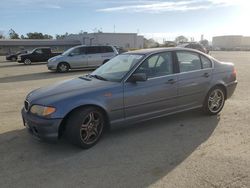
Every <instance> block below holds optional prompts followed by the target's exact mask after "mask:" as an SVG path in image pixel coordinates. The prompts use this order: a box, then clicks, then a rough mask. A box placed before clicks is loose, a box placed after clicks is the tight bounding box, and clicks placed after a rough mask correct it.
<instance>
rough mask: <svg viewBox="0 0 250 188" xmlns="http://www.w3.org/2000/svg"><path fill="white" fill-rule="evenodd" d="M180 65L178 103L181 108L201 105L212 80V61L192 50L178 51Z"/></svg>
mask: <svg viewBox="0 0 250 188" xmlns="http://www.w3.org/2000/svg"><path fill="white" fill-rule="evenodd" d="M176 57H177V62H178V65H179V72H180V73H179V74H178V105H179V106H180V107H181V108H184V109H186V108H192V107H196V106H200V105H202V103H203V100H204V98H205V96H206V92H207V90H208V87H209V85H210V82H211V76H212V63H211V61H210V60H209V59H208V58H206V57H205V56H203V55H200V54H199V53H196V52H191V51H176Z"/></svg>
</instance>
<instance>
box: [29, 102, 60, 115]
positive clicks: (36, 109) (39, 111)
mask: <svg viewBox="0 0 250 188" xmlns="http://www.w3.org/2000/svg"><path fill="white" fill-rule="evenodd" d="M55 111H56V108H54V107H51V106H41V105H33V106H32V107H31V109H30V112H31V113H32V114H36V115H38V116H48V115H50V114H53V113H54V112H55Z"/></svg>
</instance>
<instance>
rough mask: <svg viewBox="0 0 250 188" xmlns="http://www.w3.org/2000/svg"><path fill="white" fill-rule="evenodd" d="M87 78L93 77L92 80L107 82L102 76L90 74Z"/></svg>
mask: <svg viewBox="0 0 250 188" xmlns="http://www.w3.org/2000/svg"><path fill="white" fill-rule="evenodd" d="M89 76H90V77H94V78H96V79H98V80H104V81H107V79H106V78H103V77H102V76H100V75H97V74H90V75H89Z"/></svg>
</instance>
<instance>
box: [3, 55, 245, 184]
mask: <svg viewBox="0 0 250 188" xmlns="http://www.w3.org/2000/svg"><path fill="white" fill-rule="evenodd" d="M212 55H213V56H214V57H216V58H218V59H219V60H223V61H230V62H234V63H235V65H236V69H237V73H238V74H237V78H238V81H239V84H238V87H237V89H236V92H235V94H234V95H233V97H232V98H230V100H228V101H226V104H225V107H224V109H223V111H222V112H221V114H220V115H219V116H217V117H209V116H205V115H203V114H202V113H200V111H199V110H195V111H192V112H185V113H181V114H178V115H172V116H169V117H165V118H160V119H156V120H151V121H148V122H146V123H140V124H136V125H126V126H123V127H120V128H116V129H113V130H111V131H110V132H109V133H107V134H106V135H104V137H103V138H102V140H101V141H100V142H99V143H98V144H97V145H96V146H95V147H93V148H91V149H89V150H81V149H78V148H77V147H74V146H72V145H70V144H68V143H67V142H66V141H65V140H61V141H59V142H58V143H55V144H51V143H44V142H39V141H36V140H34V139H32V138H31V136H30V135H29V134H28V133H27V132H26V130H25V129H24V126H23V124H22V120H21V116H20V110H21V108H22V105H23V100H24V98H25V96H26V94H27V93H28V92H29V91H30V90H33V89H35V88H38V87H41V86H46V85H48V84H52V83H55V82H57V81H59V80H63V79H70V78H73V77H76V76H79V75H82V74H84V73H85V72H84V71H74V72H70V73H65V74H58V73H52V72H48V71H47V67H46V66H45V64H38V65H31V66H25V65H22V64H18V63H14V62H5V61H4V58H3V57H0V104H1V108H0V117H1V122H0V186H1V187H17V186H18V187H25V188H26V187H35V186H36V187H53V188H55V187H109V188H110V187H173V188H177V187H178V188H179V187H183V188H189V187H190V188H193V187H250V87H249V82H250V53H249V52H212Z"/></svg>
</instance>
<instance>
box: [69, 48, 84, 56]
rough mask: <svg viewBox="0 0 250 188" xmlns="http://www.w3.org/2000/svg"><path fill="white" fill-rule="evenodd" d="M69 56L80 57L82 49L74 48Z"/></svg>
mask: <svg viewBox="0 0 250 188" xmlns="http://www.w3.org/2000/svg"><path fill="white" fill-rule="evenodd" d="M70 54H71V55H73V56H75V55H81V54H82V48H80V47H79V48H75V49H74V50H72V52H70Z"/></svg>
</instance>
